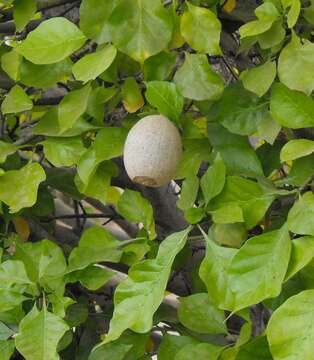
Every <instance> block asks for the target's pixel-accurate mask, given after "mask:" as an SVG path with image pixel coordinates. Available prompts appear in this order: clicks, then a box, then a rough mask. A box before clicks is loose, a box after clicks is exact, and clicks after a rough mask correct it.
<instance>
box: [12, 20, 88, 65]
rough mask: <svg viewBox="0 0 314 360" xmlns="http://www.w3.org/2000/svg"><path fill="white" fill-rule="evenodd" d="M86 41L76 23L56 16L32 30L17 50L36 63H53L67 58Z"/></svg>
mask: <svg viewBox="0 0 314 360" xmlns="http://www.w3.org/2000/svg"><path fill="white" fill-rule="evenodd" d="M47 40H48V41H47ZM85 41H86V38H85V36H84V34H83V33H82V32H81V31H80V30H79V29H78V28H77V27H76V25H74V24H73V23H72V22H70V21H69V20H67V19H65V18H63V17H55V18H51V19H49V20H45V21H44V22H42V23H41V24H40V25H39V26H38V27H37V28H36V29H35V30H33V31H32V32H30V33H29V34H28V36H27V38H26V39H25V40H24V41H23V42H22V43H21V44H20V45H18V46H17V47H16V51H17V52H18V53H20V54H21V55H23V56H24V57H25V58H26V59H27V60H29V61H31V62H32V63H34V64H53V63H56V62H58V61H61V60H64V59H65V58H67V57H68V56H69V55H71V54H72V53H73V52H74V51H76V50H78V49H79V48H80V47H81V46H82V45H83V44H84V43H85Z"/></svg>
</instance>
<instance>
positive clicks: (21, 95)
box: [1, 85, 33, 114]
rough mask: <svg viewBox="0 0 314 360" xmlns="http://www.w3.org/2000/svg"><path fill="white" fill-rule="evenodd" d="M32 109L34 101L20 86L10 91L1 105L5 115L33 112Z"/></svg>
mask: <svg viewBox="0 0 314 360" xmlns="http://www.w3.org/2000/svg"><path fill="white" fill-rule="evenodd" d="M32 107H33V103H32V100H31V99H30V98H29V97H28V96H27V94H26V93H25V91H24V90H23V89H22V88H21V87H20V86H19V85H15V86H14V87H13V88H12V89H11V90H10V92H9V93H8V94H7V96H6V97H5V99H4V100H3V102H2V104H1V110H2V112H3V114H12V113H19V112H23V111H27V110H31V108H32Z"/></svg>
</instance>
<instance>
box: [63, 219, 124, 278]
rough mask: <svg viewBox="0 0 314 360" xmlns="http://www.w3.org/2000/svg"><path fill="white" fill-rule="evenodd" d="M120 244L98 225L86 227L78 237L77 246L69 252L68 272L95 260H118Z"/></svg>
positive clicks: (95, 261) (84, 266) (81, 267)
mask: <svg viewBox="0 0 314 360" xmlns="http://www.w3.org/2000/svg"><path fill="white" fill-rule="evenodd" d="M121 244H122V243H121V242H120V241H118V240H116V239H115V238H114V237H113V236H112V235H111V234H110V233H109V232H108V231H107V230H106V229H104V228H102V227H100V226H93V227H91V228H88V229H87V230H85V231H84V233H83V235H82V237H81V238H80V242H79V245H78V247H76V248H74V249H73V250H72V252H71V254H70V257H69V272H72V271H75V270H81V269H84V268H86V267H87V266H89V265H91V264H94V263H97V262H102V261H111V262H117V261H119V260H120V257H121V254H122V251H121V250H119V249H118V247H119V246H120V245H121Z"/></svg>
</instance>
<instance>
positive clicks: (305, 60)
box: [278, 33, 314, 95]
mask: <svg viewBox="0 0 314 360" xmlns="http://www.w3.org/2000/svg"><path fill="white" fill-rule="evenodd" d="M313 67H314V44H313V43H311V42H310V41H308V40H306V39H302V43H301V39H300V38H298V37H297V36H296V35H295V34H294V33H293V34H292V39H291V42H290V43H289V44H288V45H286V47H285V48H284V49H283V50H282V51H281V53H280V56H279V61H278V76H279V79H280V81H281V82H282V83H283V84H285V85H286V86H288V87H289V88H290V89H293V90H298V91H303V92H305V93H306V94H307V95H310V94H311V92H312V91H313V89H314V73H313V71H312V70H313Z"/></svg>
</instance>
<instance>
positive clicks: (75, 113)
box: [58, 85, 91, 134]
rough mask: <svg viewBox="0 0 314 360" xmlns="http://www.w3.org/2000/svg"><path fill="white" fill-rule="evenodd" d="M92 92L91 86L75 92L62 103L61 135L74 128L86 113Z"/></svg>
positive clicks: (60, 109)
mask: <svg viewBox="0 0 314 360" xmlns="http://www.w3.org/2000/svg"><path fill="white" fill-rule="evenodd" d="M90 90H91V87H90V86H89V85H86V86H84V87H82V88H81V89H78V90H73V91H71V92H69V93H68V94H67V95H66V96H65V97H64V98H63V99H62V101H61V102H60V104H59V106H58V124H59V128H60V133H61V134H62V133H64V132H65V131H66V130H68V129H70V128H72V126H73V125H74V124H75V123H76V121H77V120H78V119H79V118H80V116H82V115H83V114H84V112H85V111H86V108H87V104H88V96H89V94H90Z"/></svg>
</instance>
